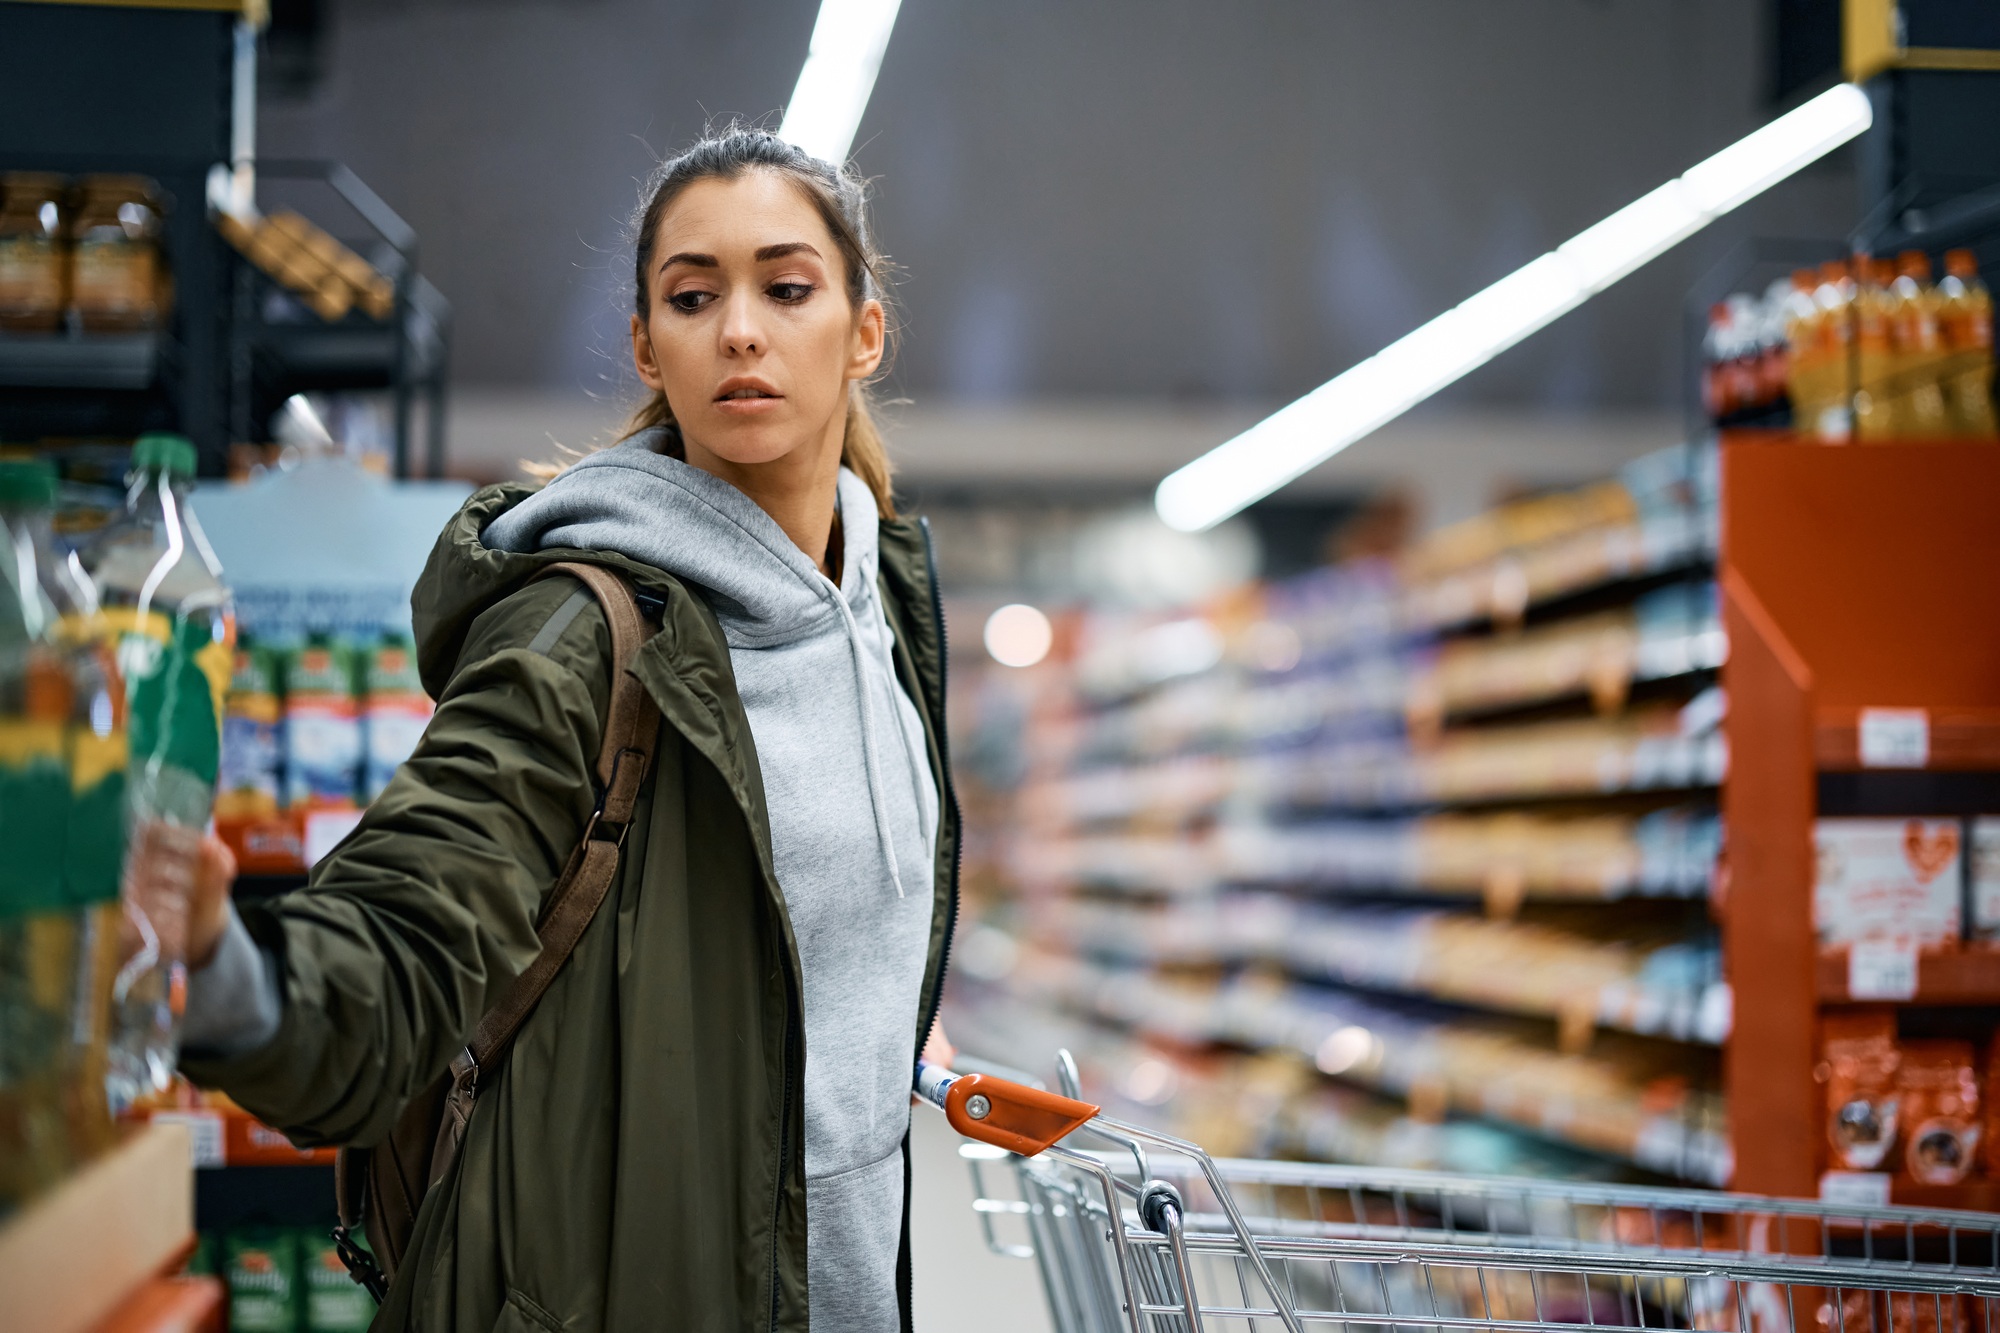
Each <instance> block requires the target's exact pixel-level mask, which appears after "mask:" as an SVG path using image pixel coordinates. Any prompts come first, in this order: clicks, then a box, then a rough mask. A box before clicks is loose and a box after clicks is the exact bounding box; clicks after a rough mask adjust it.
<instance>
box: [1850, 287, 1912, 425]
mask: <svg viewBox="0 0 2000 1333" xmlns="http://www.w3.org/2000/svg"><path fill="white" fill-rule="evenodd" d="M1853 268H1854V275H1855V292H1854V297H1853V307H1852V308H1853V311H1854V362H1855V373H1856V382H1855V389H1854V438H1855V439H1857V440H1868V441H1881V440H1887V439H1893V438H1894V437H1895V436H1897V435H1899V434H1901V430H1900V423H1898V422H1897V420H1896V416H1895V391H1894V385H1893V380H1894V372H1895V365H1894V353H1895V347H1894V343H1893V341H1892V340H1891V336H1890V327H1889V306H1890V298H1889V290H1888V286H1887V284H1886V283H1885V281H1884V274H1883V268H1884V265H1883V264H1882V263H1881V262H1880V261H1878V260H1875V259H1871V258H1869V257H1868V256H1866V255H1857V256H1856V257H1855V260H1854V266H1853Z"/></svg>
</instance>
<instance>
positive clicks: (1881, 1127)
mask: <svg viewBox="0 0 2000 1333" xmlns="http://www.w3.org/2000/svg"><path fill="white" fill-rule="evenodd" d="M1901 1060H1902V1053H1901V1051H1900V1050H1899V1049H1898V1048H1897V1045H1896V1016H1895V1014H1894V1013H1893V1012H1891V1011H1889V1010H1887V1009H1867V1010H1844V1011H1837V1012H1833V1013H1829V1014H1827V1015H1826V1016H1825V1017H1824V1018H1823V1019H1822V1020H1821V1022H1820V1065H1819V1068H1818V1070H1817V1071H1815V1072H1816V1074H1817V1075H1818V1077H1819V1079H1820V1081H1821V1082H1822V1083H1824V1084H1825V1085H1826V1134H1827V1147H1828V1149H1829V1151H1830V1153H1831V1160H1832V1164H1833V1165H1834V1167H1836V1168H1837V1169H1839V1170H1844V1171H1878V1170H1881V1169H1883V1167H1884V1165H1885V1164H1886V1163H1887V1162H1888V1161H1889V1154H1890V1150H1891V1149H1893V1148H1894V1147H1895V1145H1896V1132H1897V1128H1898V1126H1899V1124H1900V1123H1901V1120H1902V1116H1901V1101H1900V1095H1901V1094H1900V1092H1899V1091H1898V1087H1897V1083H1896V1071H1897V1068H1898V1067H1899V1065H1900V1064H1901Z"/></svg>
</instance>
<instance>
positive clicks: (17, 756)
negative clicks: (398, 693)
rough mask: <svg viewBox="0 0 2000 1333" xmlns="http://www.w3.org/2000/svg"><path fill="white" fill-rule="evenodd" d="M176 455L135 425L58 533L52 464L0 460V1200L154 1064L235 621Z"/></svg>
mask: <svg viewBox="0 0 2000 1333" xmlns="http://www.w3.org/2000/svg"><path fill="white" fill-rule="evenodd" d="M194 470H195V451H194V447H193V445H191V444H190V443H189V442H188V441H187V440H185V439H182V438H180V437H178V436H170V435H150V436H144V437H141V438H140V440H139V441H138V442H137V443H136V444H135V446H134V448H133V451H132V463H131V470H130V472H129V473H128V475H127V479H126V480H127V490H126V496H125V504H124V511H123V513H122V514H121V515H120V516H118V517H117V518H115V519H114V520H113V521H112V522H111V523H109V524H108V525H106V526H105V527H103V528H102V529H101V530H99V531H98V532H97V533H95V534H94V535H90V536H88V537H85V538H82V539H80V540H70V539H67V538H66V537H64V536H61V535H58V533H57V530H56V525H55V521H54V519H55V512H56V502H57V495H58V486H57V479H56V474H55V471H54V469H53V468H52V467H50V466H49V465H48V464H46V463H44V462H40V461H29V460H0V542H4V545H5V548H6V561H5V566H4V573H3V574H0V846H4V847H5V848H6V849H7V850H6V855H5V856H4V857H0V1211H5V1210H6V1209H8V1208H9V1207H11V1206H12V1205H14V1204H16V1203H18V1202H19V1201H20V1200H22V1199H23V1198H26V1197H28V1196H30V1195H32V1194H34V1193H37V1192H39V1191H40V1190H42V1189H45V1188H47V1187H48V1186H50V1185H52V1184H54V1183H55V1182H56V1181H57V1180H59V1179H60V1178H61V1177H62V1176H63V1175H65V1174H67V1172H68V1171H69V1170H70V1169H72V1168H73V1167H74V1166H75V1165H77V1164H78V1163H80V1162H81V1161H83V1160H85V1159H87V1158H88V1157H90V1156H91V1155H92V1154H94V1153H95V1152H96V1151H97V1150H98V1149H99V1148H100V1147H102V1146H103V1145H104V1143H105V1142H106V1141H107V1139H108V1137H109V1134H110V1127H111V1122H112V1119H113V1117H114V1116H116V1115H117V1114H118V1113H119V1112H121V1111H123V1110H125V1109H126V1108H128V1107H130V1106H131V1105H133V1104H134V1103H135V1102H138V1101H140V1100H141V1099H143V1098H146V1097H148V1096H151V1095H153V1094H155V1093H158V1092H160V1091H163V1090H164V1089H165V1088H166V1087H167V1086H168V1084H169V1083H170V1081H171V1079H172V1076H173V1069H174V1064H175V1059H176V1056H177V1045H178V1035H179V1024H180V1014H181V1009H182V1005H183V1000H184V996H185V990H186V956H185V955H186V935H187V919H188V904H189V894H190V891H191V888H192V886H193V883H194V877H195V874H196V870H197V865H198V859H199V857H200V855H201V836H202V832H203V830H204V829H205V828H206V827H207V826H208V823H209V818H210V815H211V812H212V806H213V803H214V798H215V789H216V777H217V770H218V761H219V758H220V751H221V715H222V702H223V696H224V692H225V690H226V688H227V686H228V684H229V676H230V664H231V649H232V644H233V640H234V635H235V618H234V612H233V609H232V606H231V602H230V597H229V593H228V591H227V590H226V589H225V588H224V586H223V583H222V579H221V571H220V569H219V567H218V565H217V562H216V560H215V557H214V554H213V552H212V551H211V550H210V549H209V545H208V541H207V539H206V538H205V537H204V536H203V535H202V532H201V528H200V526H199V525H198V524H197V523H196V522H195V519H194V516H193V515H192V514H191V513H190V512H189V511H188V508H187V503H186V500H187V489H188V486H189V483H190V482H191V481H192V479H193V476H194Z"/></svg>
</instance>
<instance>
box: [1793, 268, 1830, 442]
mask: <svg viewBox="0 0 2000 1333" xmlns="http://www.w3.org/2000/svg"><path fill="white" fill-rule="evenodd" d="M1818 286H1819V275H1818V274H1816V273H1815V272H1813V270H1811V269H1809V268H1802V269H1795V270H1793V272H1792V289H1791V291H1790V293H1788V294H1787V295H1786V297H1785V305H1784V311H1783V320H1784V330H1785V345H1786V357H1785V396H1786V397H1787V398H1789V399H1790V400H1791V404H1792V429H1793V430H1795V431H1797V432H1798V433H1799V434H1801V435H1809V434H1811V433H1812V432H1813V431H1814V430H1815V429H1816V427H1817V423H1818V421H1819V414H1820V411H1821V409H1822V407H1823V406H1824V405H1825V378H1826V372H1825V365H1824V363H1825V360H1826V357H1825V352H1824V348H1823V346H1822V343H1821V337H1820V323H1821V321H1822V319H1823V314H1822V312H1821V310H1820V308H1819V302H1817V301H1815V300H1814V299H1813V291H1814V290H1815V289H1816V288H1817V287H1818Z"/></svg>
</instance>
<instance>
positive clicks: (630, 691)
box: [440, 561, 660, 1143]
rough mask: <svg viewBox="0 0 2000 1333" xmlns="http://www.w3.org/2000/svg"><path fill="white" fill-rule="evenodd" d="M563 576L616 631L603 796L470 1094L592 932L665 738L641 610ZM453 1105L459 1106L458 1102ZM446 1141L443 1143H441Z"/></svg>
mask: <svg viewBox="0 0 2000 1333" xmlns="http://www.w3.org/2000/svg"><path fill="white" fill-rule="evenodd" d="M555 575H564V576H567V577H569V578H574V579H576V580H577V581H579V582H581V583H582V584H583V585H584V586H585V587H587V588H589V589H590V591H591V592H592V593H593V594H595V595H596V597H597V600H598V603H599V605H601V606H602V607H603V608H604V618H605V621H606V622H607V623H608V624H609V625H610V627H611V660H612V663H613V667H612V675H611V705H610V707H609V708H608V709H607V710H606V711H605V718H604V743H603V746H602V747H601V748H600V749H599V751H598V755H597V781H598V783H599V785H600V786H601V788H602V795H601V797H600V799H599V801H598V804H597V808H596V810H595V811H593V812H592V814H591V816H590V823H589V824H588V825H587V826H586V827H585V828H584V831H583V838H582V839H581V840H580V841H579V842H578V843H577V846H576V851H575V852H573V853H572V854H571V856H570V859H569V864H568V865H566V866H565V867H564V868H563V873H562V877H561V878H560V879H558V880H557V881H556V885H555V888H554V890H552V891H551V893H550V894H549V902H548V906H547V908H546V909H545V910H544V911H543V913H542V919H541V923H540V924H539V925H538V926H537V927H536V929H535V933H536V935H537V936H538V937H539V938H540V939H541V943H542V951H541V953H540V954H538V955H536V957H535V961H534V962H532V963H530V964H529V965H528V968H527V970H526V971H524V972H522V973H521V975H520V976H518V977H516V978H515V979H514V982H513V984H512V985H511V986H509V987H508V988H507V993H506V995H505V996H504V997H503V998H502V999H501V1001H500V1003H498V1004H496V1005H494V1006H493V1008H492V1009H491V1010H489V1011H488V1012H487V1014H486V1016H485V1017H484V1018H482V1019H480V1020H479V1026H478V1027H477V1028H475V1029H473V1033H472V1040H471V1041H469V1042H467V1043H466V1047H465V1050H464V1051H462V1052H460V1053H459V1055H458V1058H457V1059H455V1060H453V1061H452V1074H453V1083H454V1084H455V1085H460V1086H463V1087H464V1088H465V1091H466V1092H467V1093H470V1092H472V1091H473V1087H474V1086H475V1085H476V1080H477V1078H478V1074H479V1070H480V1069H481V1068H483V1067H486V1066H489V1065H491V1064H492V1063H493V1061H494V1060H495V1059H496V1058H497V1057H498V1056H499V1055H500V1054H502V1053H503V1052H504V1051H505V1050H506V1048H507V1045H508V1043H509V1042H511V1041H513V1039H514V1034H515V1033H516V1032H518V1031H519V1030H520V1027H521V1024H522V1023H524V1022H525V1021H527V1017H528V1015H529V1014H530V1013H532V1012H533V1011H534V1008H535V1005H536V1004H537V1003H538V1002H539V1001H540V1000H541V998H542V993H543V992H544V991H546V990H548V988H549V983H550V982H552V981H554V980H555V976H556V973H557V972H558V971H560V970H561V969H562V965H563V964H564V963H565V962H567V961H568V960H569V956H570V952H571V951H572V950H573V949H575V948H576V944H577V941H578V940H580V939H582V938H583V932H584V930H585V928H586V927H588V926H589V925H590V922H591V918H592V917H594V916H596V915H597V909H598V906H599V905H600V904H602V903H603V901H604V895H605V894H606V893H608V892H609V891H610V888H611V882H612V881H613V880H614V879H616V878H617V877H618V861H619V857H620V854H621V853H622V852H623V850H624V847H625V835H626V832H627V831H628V829H629V828H630V825H631V821H632V811H633V806H634V805H635V803H636V802H637V801H638V797H639V785H640V784H641V783H642V782H644V781H645V778H646V770H647V769H648V768H649V767H650V766H651V764H652V762H653V746H654V744H655V742H656V741H657V739H658V736H659V728H660V709H659V705H657V704H655V703H654V702H653V697H652V696H651V695H650V694H648V693H647V692H646V687H645V686H644V685H641V684H640V683H639V678H638V677H637V676H635V675H633V674H632V671H631V665H632V659H633V656H634V655H635V654H636V653H637V652H638V651H639V649H640V647H641V646H642V645H643V644H644V643H645V641H646V639H648V638H649V637H651V633H652V631H651V630H650V629H649V628H648V627H647V625H646V621H645V618H644V617H643V616H641V615H640V613H639V604H638V602H637V600H635V599H634V598H633V596H632V589H631V587H630V586H629V585H627V583H626V582H625V580H624V579H622V578H620V577H619V576H618V575H616V574H613V573H611V572H610V571H609V570H607V569H604V568H603V567H601V566H598V565H585V564H576V563H572V562H569V561H564V562H563V563H561V564H555V565H550V566H549V567H548V568H547V569H545V570H543V571H542V572H541V573H540V574H538V575H537V576H536V577H537V578H549V577H553V576H555ZM453 1102H454V1104H455V1105H456V1104H457V1103H459V1102H460V1099H459V1098H457V1097H454V1098H453ZM458 1109H461V1110H462V1112H463V1113H464V1114H470V1112H471V1099H470V1097H469V1096H468V1097H466V1098H464V1099H463V1106H462V1108H458ZM452 1119H453V1114H452V1111H451V1110H448V1111H447V1113H446V1116H445V1125H444V1126H442V1127H441V1128H442V1130H443V1133H444V1134H450V1135H452V1141H453V1142H454V1143H455V1142H456V1135H457V1133H458V1132H459V1131H460V1130H462V1125H459V1126H454V1125H453V1124H452V1123H451V1121H452ZM442 1142H443V1136H442V1134H441V1136H440V1143H442Z"/></svg>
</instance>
